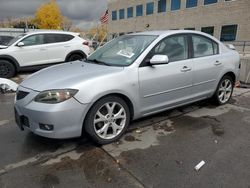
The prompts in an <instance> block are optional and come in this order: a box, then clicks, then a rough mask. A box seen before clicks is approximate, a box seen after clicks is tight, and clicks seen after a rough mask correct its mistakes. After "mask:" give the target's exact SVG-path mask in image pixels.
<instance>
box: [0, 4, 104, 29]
mask: <svg viewBox="0 0 250 188" xmlns="http://www.w3.org/2000/svg"><path fill="white" fill-rule="evenodd" d="M107 1H108V0H57V3H58V5H59V7H60V9H61V12H62V14H63V15H64V16H67V17H68V18H70V19H71V20H72V21H73V24H74V25H75V26H77V27H80V28H82V29H85V28H86V29H87V28H90V27H92V26H94V25H96V24H97V23H98V21H99V18H100V16H101V15H102V14H103V13H104V12H105V10H106V9H107ZM44 2H48V0H0V20H3V19H6V18H8V17H11V18H18V17H20V18H22V17H26V16H32V15H34V13H35V11H36V9H37V8H38V7H39V6H40V5H41V4H42V3H44Z"/></svg>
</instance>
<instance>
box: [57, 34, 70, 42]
mask: <svg viewBox="0 0 250 188" xmlns="http://www.w3.org/2000/svg"><path fill="white" fill-rule="evenodd" d="M55 38H56V39H55V40H56V42H67V41H70V40H72V39H73V38H74V36H72V35H67V34H58V35H55Z"/></svg>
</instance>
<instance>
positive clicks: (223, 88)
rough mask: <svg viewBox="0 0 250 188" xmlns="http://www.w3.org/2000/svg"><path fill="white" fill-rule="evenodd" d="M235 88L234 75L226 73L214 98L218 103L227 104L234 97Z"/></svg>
mask: <svg viewBox="0 0 250 188" xmlns="http://www.w3.org/2000/svg"><path fill="white" fill-rule="evenodd" d="M233 88H234V81H233V79H232V77H230V76H228V75H226V76H224V77H223V78H222V79H221V80H220V82H219V84H218V86H217V89H216V92H215V94H214V96H213V100H214V101H215V103H216V104H218V105H223V104H226V103H227V102H228V101H229V100H230V99H231V97H232V93H233Z"/></svg>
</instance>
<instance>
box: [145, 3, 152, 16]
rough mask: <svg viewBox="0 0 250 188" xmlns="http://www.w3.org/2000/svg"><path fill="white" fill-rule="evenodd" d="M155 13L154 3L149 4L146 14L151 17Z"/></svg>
mask: <svg viewBox="0 0 250 188" xmlns="http://www.w3.org/2000/svg"><path fill="white" fill-rule="evenodd" d="M153 13H154V2H151V3H147V10H146V14H147V15H150V14H153Z"/></svg>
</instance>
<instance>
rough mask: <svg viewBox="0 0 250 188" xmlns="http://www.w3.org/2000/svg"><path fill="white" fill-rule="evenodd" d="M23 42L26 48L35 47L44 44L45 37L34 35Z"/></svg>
mask: <svg viewBox="0 0 250 188" xmlns="http://www.w3.org/2000/svg"><path fill="white" fill-rule="evenodd" d="M21 42H23V43H24V46H34V45H40V44H44V35H32V36H29V37H26V38H25V39H23V40H22V41H21Z"/></svg>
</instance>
